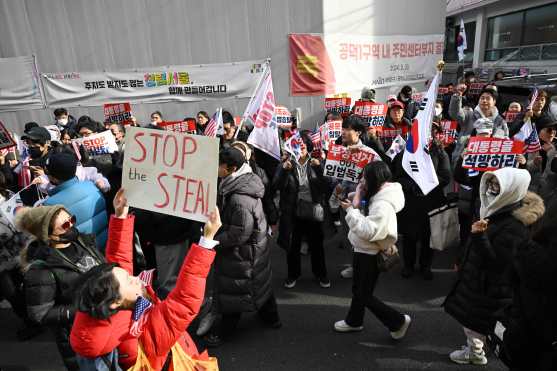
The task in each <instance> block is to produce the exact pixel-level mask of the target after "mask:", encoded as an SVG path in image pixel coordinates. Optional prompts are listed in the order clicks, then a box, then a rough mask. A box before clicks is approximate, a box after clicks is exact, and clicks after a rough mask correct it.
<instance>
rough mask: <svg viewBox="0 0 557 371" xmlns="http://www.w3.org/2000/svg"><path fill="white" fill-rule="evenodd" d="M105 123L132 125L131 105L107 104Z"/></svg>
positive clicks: (105, 107)
mask: <svg viewBox="0 0 557 371" xmlns="http://www.w3.org/2000/svg"><path fill="white" fill-rule="evenodd" d="M104 122H110V123H111V124H122V125H131V123H132V108H131V105H130V104H129V103H105V105H104Z"/></svg>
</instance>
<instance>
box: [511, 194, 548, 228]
mask: <svg viewBox="0 0 557 371" xmlns="http://www.w3.org/2000/svg"><path fill="white" fill-rule="evenodd" d="M544 213H545V205H544V203H543V200H542V198H541V197H540V196H538V195H537V194H535V193H534V192H528V193H526V196H525V197H524V198H523V199H522V204H521V206H520V207H519V208H518V209H516V210H514V211H513V212H512V215H513V216H514V217H515V218H516V219H518V220H519V221H520V222H521V223H522V224H524V225H525V226H531V225H533V224H534V223H535V222H537V221H538V220H540V219H541V217H542V216H543V214H544Z"/></svg>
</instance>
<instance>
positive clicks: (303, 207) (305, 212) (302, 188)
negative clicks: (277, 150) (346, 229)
mask: <svg viewBox="0 0 557 371" xmlns="http://www.w3.org/2000/svg"><path fill="white" fill-rule="evenodd" d="M293 143H294V144H293ZM285 148H286V152H287V153H288V155H286V156H284V160H283V162H282V164H281V165H280V166H279V167H278V168H277V172H276V174H275V177H274V179H273V188H274V189H277V190H279V191H280V223H279V235H278V240H277V243H278V245H279V246H280V247H282V248H283V249H284V250H286V253H287V259H286V260H287V265H288V277H287V278H286V280H285V281H284V287H285V288H287V289H291V288H293V287H294V286H296V281H297V280H298V278H299V277H300V275H301V261H300V248H301V244H302V239H303V238H304V237H306V239H307V241H308V244H309V249H310V251H311V268H312V272H313V275H314V276H315V278H316V279H317V280H318V282H319V285H320V286H321V287H323V288H329V287H331V282H330V281H329V279H328V278H327V267H326V264H325V251H324V249H323V238H324V236H323V202H324V201H325V200H324V199H323V195H324V194H325V193H327V189H328V185H329V181H328V179H327V178H325V177H324V176H323V163H322V162H321V161H320V159H317V158H311V157H310V154H311V152H312V151H313V142H312V140H311V136H310V134H309V133H308V132H307V131H305V132H302V133H301V134H300V133H296V135H294V136H292V137H290V138H289V140H288V141H287V143H285ZM319 212H320V215H319Z"/></svg>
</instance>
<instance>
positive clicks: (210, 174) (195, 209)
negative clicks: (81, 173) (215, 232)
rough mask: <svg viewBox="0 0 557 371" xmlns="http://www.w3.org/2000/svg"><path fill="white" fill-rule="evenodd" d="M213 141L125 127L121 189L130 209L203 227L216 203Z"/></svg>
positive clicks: (216, 143) (214, 141)
mask: <svg viewBox="0 0 557 371" xmlns="http://www.w3.org/2000/svg"><path fill="white" fill-rule="evenodd" d="M218 156H219V145H218V140H217V139H216V138H209V137H205V136H199V135H192V134H185V133H179V132H173V131H163V130H155V129H145V128H137V127H128V128H127V130H126V151H125V154H124V166H123V169H122V186H123V187H124V189H125V190H126V197H127V198H128V203H129V205H130V206H133V207H137V208H140V209H145V210H150V211H155V212H159V213H163V214H168V215H173V216H178V217H181V218H186V219H192V220H196V221H200V222H205V221H207V219H208V216H209V214H210V213H211V212H212V211H213V210H214V209H215V206H216V200H217V174H218Z"/></svg>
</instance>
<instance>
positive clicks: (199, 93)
mask: <svg viewBox="0 0 557 371" xmlns="http://www.w3.org/2000/svg"><path fill="white" fill-rule="evenodd" d="M268 63H269V62H268V60H259V61H245V62H233V63H217V64H204V65H191V66H160V67H149V68H138V69H134V70H124V71H112V72H69V73H45V74H42V75H41V77H42V81H43V86H44V92H45V97H46V101H47V103H48V105H49V106H65V107H72V106H100V105H103V104H104V103H106V102H129V103H134V104H137V103H164V102H194V101H201V100H216V99H219V100H221V99H231V98H249V97H251V95H252V93H253V91H254V90H255V87H256V86H257V83H258V82H259V80H260V79H261V76H262V73H263V71H264V70H265V66H266V65H267V64H268Z"/></svg>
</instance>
